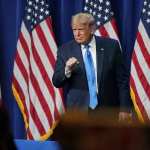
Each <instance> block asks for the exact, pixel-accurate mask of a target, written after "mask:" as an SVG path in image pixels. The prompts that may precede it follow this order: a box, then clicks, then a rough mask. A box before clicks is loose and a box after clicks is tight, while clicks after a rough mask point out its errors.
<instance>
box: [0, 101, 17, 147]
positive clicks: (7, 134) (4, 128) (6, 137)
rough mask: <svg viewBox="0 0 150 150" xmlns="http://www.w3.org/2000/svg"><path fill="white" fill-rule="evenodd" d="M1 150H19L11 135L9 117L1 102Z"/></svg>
mask: <svg viewBox="0 0 150 150" xmlns="http://www.w3.org/2000/svg"><path fill="white" fill-rule="evenodd" d="M0 150H17V148H16V146H15V143H14V139H13V137H12V134H11V130H10V124H9V117H8V114H7V112H6V109H5V108H4V106H3V104H2V101H0Z"/></svg>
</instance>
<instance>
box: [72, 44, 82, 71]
mask: <svg viewBox="0 0 150 150" xmlns="http://www.w3.org/2000/svg"><path fill="white" fill-rule="evenodd" d="M73 55H74V56H75V57H76V58H77V59H78V60H79V62H80V67H81V69H82V70H84V72H85V66H84V60H83V56H82V51H81V46H80V44H77V43H76V42H75V46H74V54H73Z"/></svg>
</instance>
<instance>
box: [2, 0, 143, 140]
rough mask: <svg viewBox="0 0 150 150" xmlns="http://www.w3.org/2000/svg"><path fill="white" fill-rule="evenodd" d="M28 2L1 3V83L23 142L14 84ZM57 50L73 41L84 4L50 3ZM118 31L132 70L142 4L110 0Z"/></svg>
mask: <svg viewBox="0 0 150 150" xmlns="http://www.w3.org/2000/svg"><path fill="white" fill-rule="evenodd" d="M25 3H26V0H13V1H10V0H0V18H1V21H0V66H1V67H0V82H1V85H2V96H3V101H4V103H5V105H6V107H7V109H8V112H9V115H10V123H11V127H12V131H13V134H14V137H15V138H24V137H25V134H24V123H23V120H22V116H21V114H20V110H19V109H18V106H17V104H16V102H15V100H14V98H13V95H12V91H11V80H12V71H13V61H14V56H15V51H16V42H17V38H18V33H19V30H20V24H21V19H22V16H23V14H24V6H25ZM49 3H50V5H51V8H52V9H51V13H52V18H53V27H54V32H55V36H56V41H57V44H58V46H60V45H61V44H63V43H65V42H67V41H68V40H70V39H72V32H71V28H70V19H71V16H72V15H73V14H75V13H76V12H80V11H82V10H83V5H84V0H49ZM111 3H112V6H113V10H114V12H115V16H116V20H117V23H118V27H119V37H120V41H121V45H122V48H123V51H124V56H125V59H126V61H127V66H128V68H129V69H130V58H131V52H132V50H133V46H134V41H135V35H136V31H137V26H138V22H139V18H140V11H141V7H142V3H143V0H111Z"/></svg>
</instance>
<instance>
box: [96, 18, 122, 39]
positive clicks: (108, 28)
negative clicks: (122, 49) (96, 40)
mask: <svg viewBox="0 0 150 150" xmlns="http://www.w3.org/2000/svg"><path fill="white" fill-rule="evenodd" d="M95 34H96V35H97V36H103V37H109V38H112V39H116V40H117V41H119V38H118V30H117V27H116V21H115V19H114V18H112V19H111V20H110V21H108V22H107V23H105V24H104V25H102V26H100V27H99V29H98V30H96V32H95Z"/></svg>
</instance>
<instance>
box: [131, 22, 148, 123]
mask: <svg viewBox="0 0 150 150" xmlns="http://www.w3.org/2000/svg"><path fill="white" fill-rule="evenodd" d="M130 85H131V91H132V99H133V102H134V105H135V108H136V110H137V113H138V116H139V118H140V120H141V121H143V122H145V121H148V120H149V119H150V39H149V36H148V35H147V32H146V30H145V28H144V25H143V23H142V21H140V23H139V27H138V33H137V39H136V42H135V46H134V51H133V55H132V62H131V78H130Z"/></svg>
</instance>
